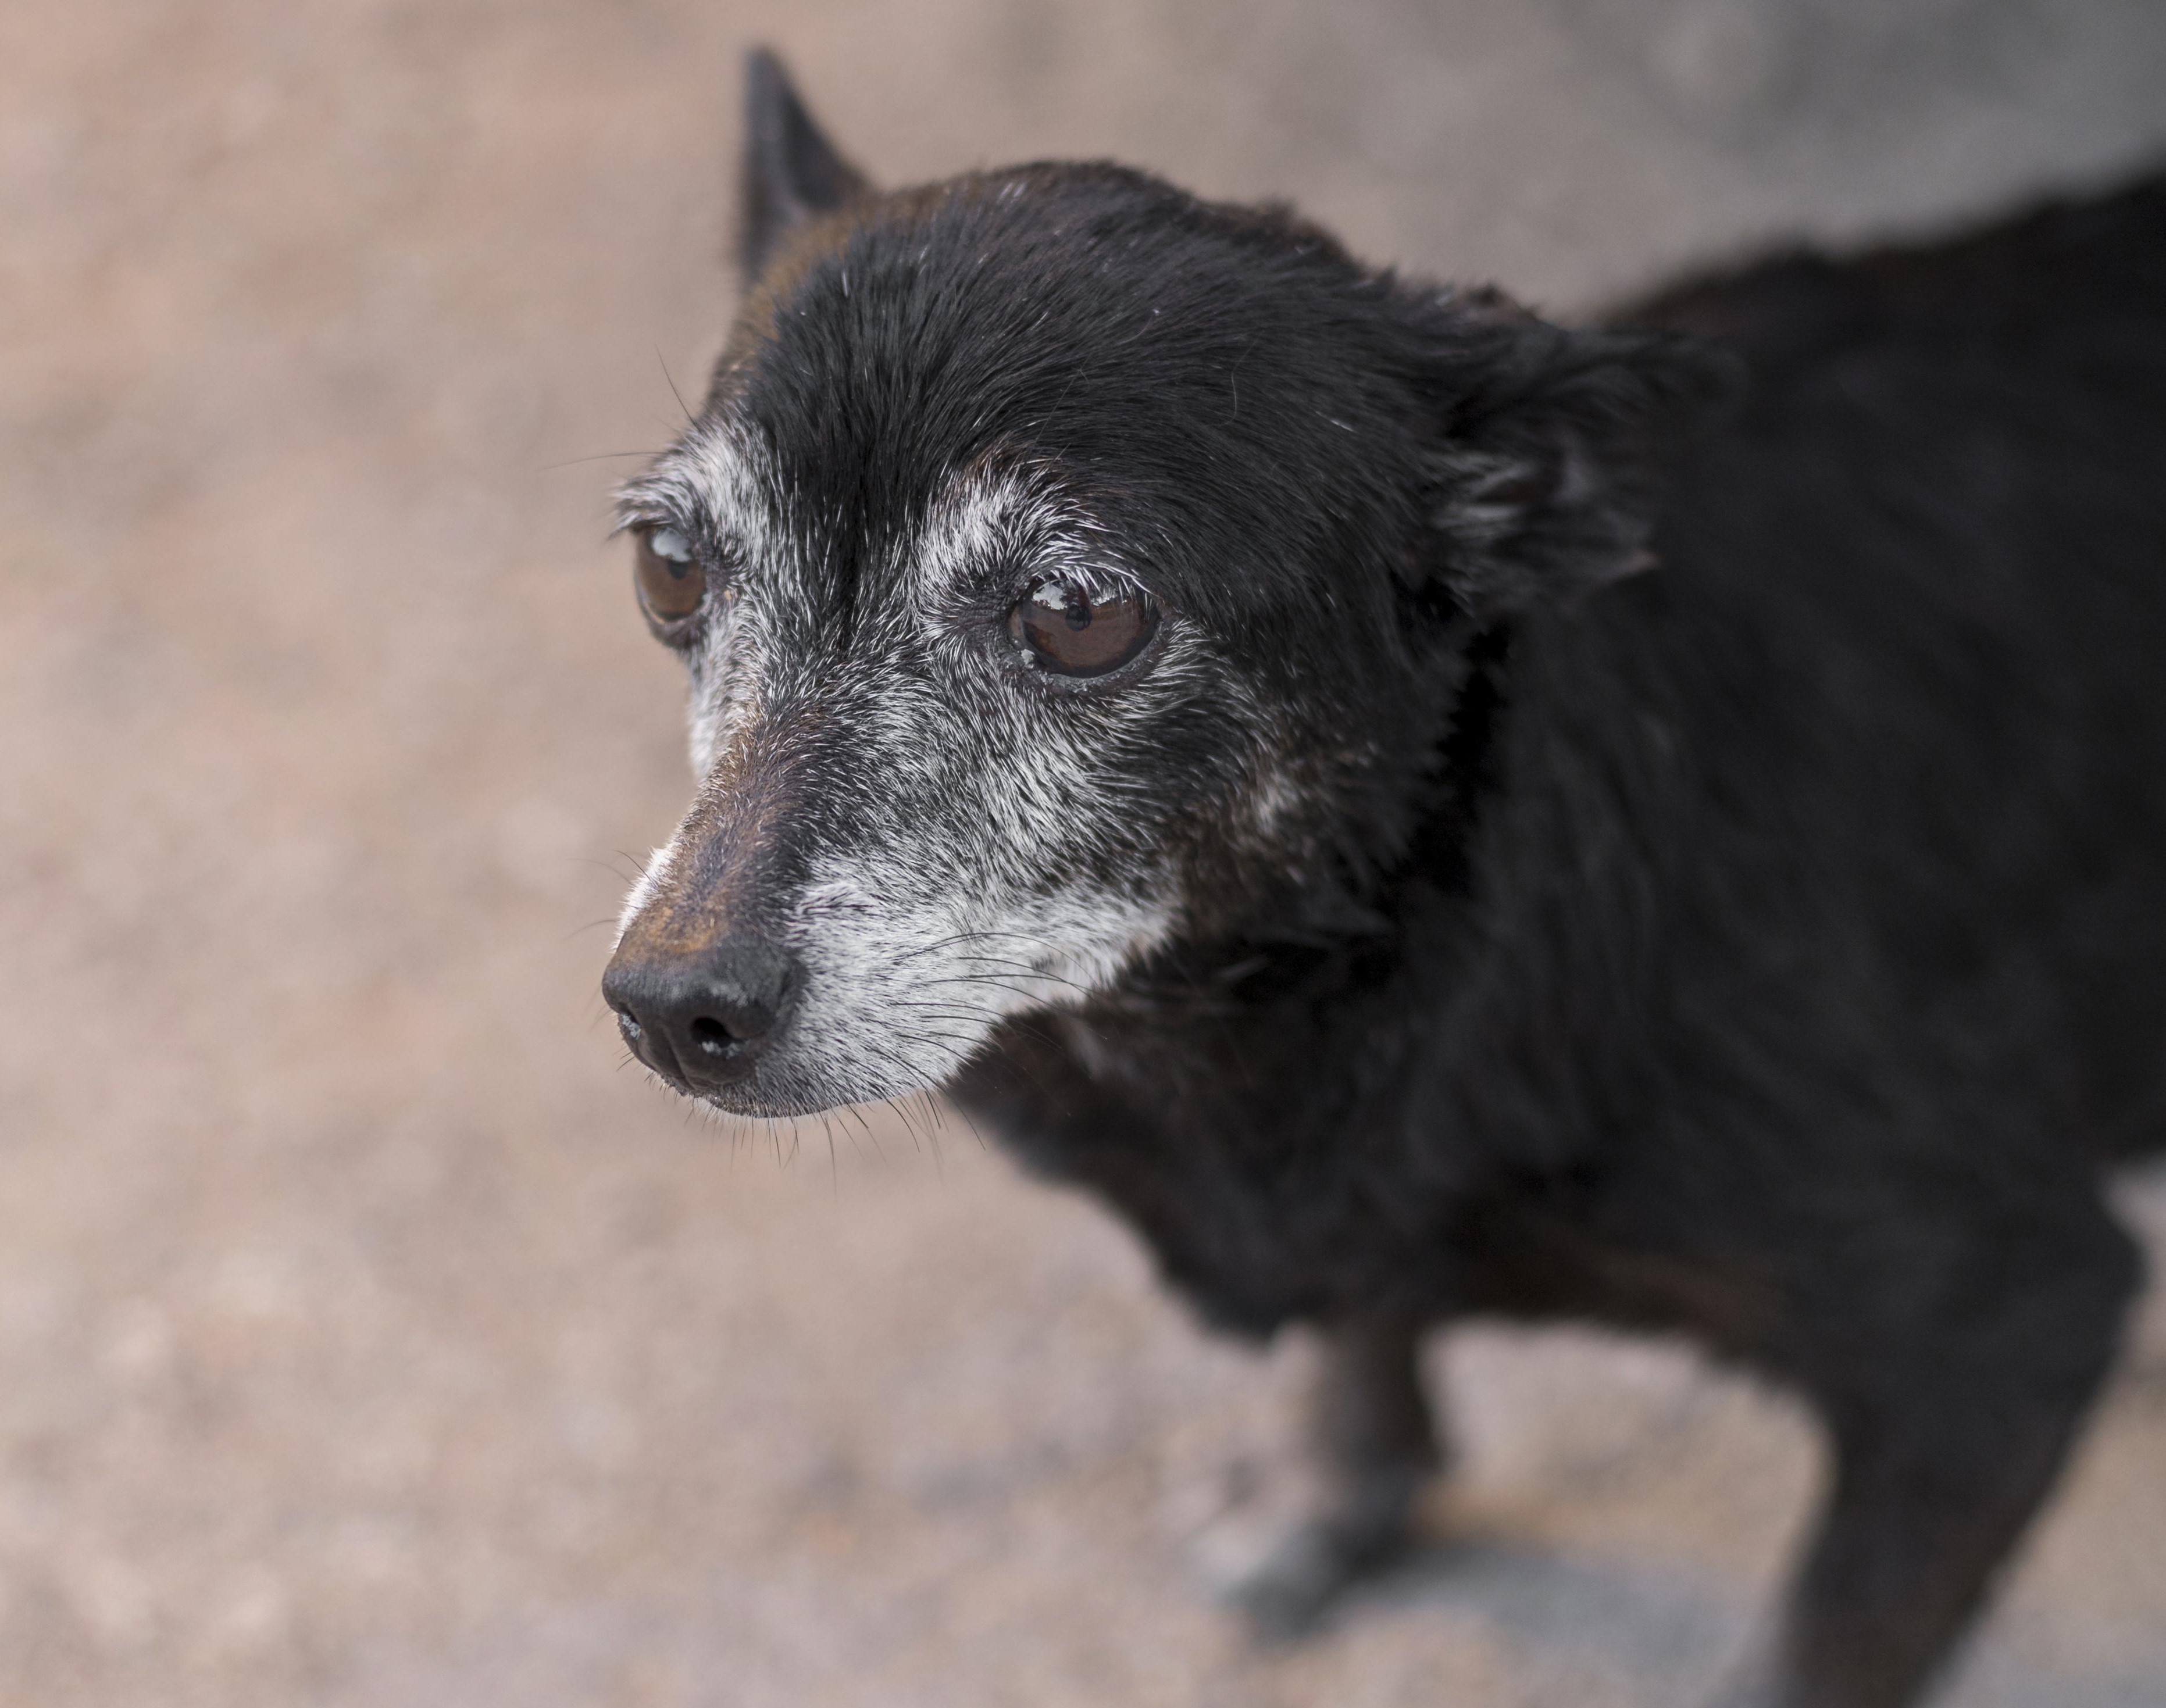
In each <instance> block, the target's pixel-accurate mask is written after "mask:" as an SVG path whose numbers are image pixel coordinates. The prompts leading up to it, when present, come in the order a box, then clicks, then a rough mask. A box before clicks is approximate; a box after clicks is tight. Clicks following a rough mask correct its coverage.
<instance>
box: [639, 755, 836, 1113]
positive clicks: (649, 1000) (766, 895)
mask: <svg viewBox="0 0 2166 1708" xmlns="http://www.w3.org/2000/svg"><path fill="white" fill-rule="evenodd" d="M796 769H797V767H793V766H791V765H790V764H787V763H785V762H782V760H781V757H780V756H779V754H777V753H775V752H774V751H773V749H772V748H771V747H770V748H769V750H768V751H767V752H766V753H764V754H762V753H761V752H760V751H758V747H757V746H753V745H749V744H741V745H740V746H738V747H737V748H736V749H735V750H734V751H732V754H731V755H730V756H728V757H726V759H725V760H724V761H723V762H722V763H721V765H719V766H718V767H716V771H715V772H714V773H713V774H712V775H711V777H710V778H708V780H707V782H706V784H705V786H704V787H703V788H701V789H700V794H699V797H698V799H696V800H695V802H694V803H693V806H692V810H691V812H690V813H689V814H688V815H687V817H686V819H685V820H684V824H683V825H681V826H680V827H679V830H678V832H677V836H676V839H675V841H674V842H673V843H672V845H671V849H672V853H671V857H670V859H669V862H668V867H667V868H666V870H664V871H663V872H662V874H661V875H660V877H659V878H658V880H657V882H656V883H655V885H654V888H653V893H652V894H650V895H648V896H647V898H646V899H645V901H644V902H643V904H642V905H641V907H640V909H639V910H638V911H637V913H636V914H635V915H633V916H632V917H631V920H629V921H627V922H626V927H625V931H624V936H622V938H621V939H620V940H619V941H618V943H617V946H616V952H615V954H614V955H613V956H611V957H610V964H609V968H608V970H607V971H606V972H605V973H604V974H603V975H602V995H603V998H604V999H605V1001H606V1002H607V1003H608V1004H609V1005H610V1008H611V1009H612V1010H615V1014H616V1016H617V1024H618V1027H619V1030H620V1031H621V1032H622V1033H623V1035H624V1040H625V1042H626V1046H629V1047H630V1049H631V1052H632V1053H633V1054H634V1055H635V1056H637V1057H638V1058H639V1059H640V1060H641V1061H642V1062H645V1063H646V1064H647V1066H648V1067H650V1068H652V1069H653V1070H654V1071H655V1072H656V1073H659V1074H661V1075H662V1076H663V1078H666V1079H668V1080H669V1081H670V1082H671V1083H674V1084H675V1085H676V1086H678V1087H679V1089H682V1090H685V1091H689V1092H692V1093H695V1094H721V1093H724V1092H725V1091H726V1090H727V1089H729V1088H732V1087H733V1086H737V1085H740V1084H741V1083H742V1082H745V1081H748V1080H749V1079H750V1078H752V1076H753V1074H754V1073H755V1072H756V1071H757V1068H758V1062H759V1059H760V1057H763V1056H764V1055H765V1054H767V1053H768V1052H769V1049H770V1048H771V1046H773V1045H774V1044H775V1043H776V1042H777V1041H778V1040H779V1039H780V1037H781V1036H783V1035H784V1033H785V1031H787V1030H788V1025H789V1020H790V1014H791V1011H792V1009H793V1007H794V1005H795V999H796V997H797V994H798V993H799V990H800V987H801V985H802V983H803V977H802V969H801V968H800V967H799V966H798V964H797V962H796V960H795V957H794V956H792V954H791V953H790V951H789V949H788V947H787V946H786V945H785V943H784V941H783V925H784V922H785V917H786V915H787V911H788V907H789V900H790V896H791V894H793V893H794V891H795V887H796V883H797V879H798V875H799V872H800V869H801V861H800V857H799V854H798V851H797V850H796V849H795V847H794V846H793V843H792V839H791V838H790V836H789V835H788V826H789V825H790V822H791V820H793V818H794V817H795V815H796V814H797V813H798V812H799V810H800V798H799V791H798V789H797V788H796V786H795V772H796Z"/></svg>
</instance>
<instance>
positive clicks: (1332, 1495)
mask: <svg viewBox="0 0 2166 1708" xmlns="http://www.w3.org/2000/svg"><path fill="white" fill-rule="evenodd" d="M1319 1341H1320V1344H1319V1345H1318V1347H1315V1348H1314V1349H1313V1353H1312V1363H1311V1367H1310V1368H1309V1369H1308V1371H1307V1372H1306V1373H1305V1379H1304V1382H1303V1393H1302V1459H1303V1463H1301V1464H1299V1465H1297V1466H1294V1467H1291V1468H1290V1469H1291V1470H1292V1473H1293V1488H1294V1500H1293V1502H1292V1510H1291V1512H1286V1511H1283V1510H1281V1511H1280V1512H1278V1513H1276V1514H1274V1515H1273V1516H1272V1517H1271V1520H1270V1521H1269V1522H1267V1523H1266V1524H1265V1525H1264V1526H1261V1527H1260V1528H1259V1527H1258V1526H1254V1525H1250V1524H1244V1523H1243V1522H1241V1521H1239V1520H1236V1521H1233V1522H1231V1523H1230V1524H1228V1525H1226V1526H1221V1529H1220V1531H1219V1532H1218V1535H1217V1536H1216V1537H1215V1538H1212V1539H1211V1540H1212V1542H1215V1547H1210V1548H1207V1552H1215V1553H1216V1554H1217V1555H1218V1558H1216V1559H1210V1558H1207V1561H1206V1569H1207V1571H1208V1572H1209V1573H1210V1574H1211V1575H1212V1578H1213V1579H1214V1580H1215V1583H1216V1587H1217V1588H1218V1589H1219V1591H1220V1592H1221V1593H1222V1594H1223V1595H1224V1596H1225V1597H1226V1598H1227V1599H1228V1600H1229V1601H1231V1602H1232V1603H1234V1605H1237V1606H1239V1608H1241V1609H1242V1610H1244V1612H1246V1613H1247V1614H1248V1616H1249V1618H1250V1619H1252V1620H1253V1621H1255V1624H1256V1626H1258V1628H1259V1629H1260V1630H1261V1631H1262V1632H1265V1633H1266V1634H1268V1635H1271V1636H1274V1637H1290V1636H1296V1635H1298V1634H1300V1633H1301V1632H1303V1631H1305V1630H1306V1629H1308V1627H1309V1626H1312V1625H1313V1624H1314V1623H1315V1621H1316V1620H1317V1619H1318V1616H1320V1615H1321V1614H1322V1613H1323V1610H1324V1609H1325V1608H1326V1607H1327V1606H1329V1604H1330V1603H1331V1601H1332V1600H1334V1598H1335V1597H1336V1596H1337V1595H1339V1592H1340V1591H1341V1590H1342V1589H1345V1587H1346V1586H1347V1585H1348V1584H1350V1583H1352V1582H1353V1581H1354V1580H1355V1579H1357V1578H1359V1577H1360V1576H1362V1575H1363V1574H1365V1573H1367V1572H1369V1571H1371V1570H1372V1569H1374V1568H1376V1566H1378V1565H1379V1564H1381V1563H1383V1562H1384V1561H1385V1560H1387V1559H1388V1558H1390V1556H1391V1555H1392V1553H1393V1552H1395V1551H1396V1550H1397V1548H1398V1547H1400V1546H1401V1544H1402V1543H1403V1542H1404V1541H1405V1540H1406V1538H1407V1536H1408V1530H1409V1527H1410V1526H1411V1522H1412V1520H1413V1511H1414V1505H1415V1501H1416V1500H1417V1498H1418V1495H1419V1494H1420V1492H1421V1489H1422V1487H1423V1485H1424V1484H1426V1483H1427V1482H1428V1481H1429V1479H1430V1478H1432V1477H1433V1476H1434V1475H1435V1474H1436V1473H1437V1472H1438V1470H1439V1469H1440V1468H1441V1466H1442V1464H1443V1463H1444V1458H1445V1455H1444V1452H1443V1448H1442V1443H1441V1438H1440V1434H1439V1431H1438V1429H1437V1426H1436V1424H1435V1421H1434V1418H1433V1417H1432V1415H1431V1413H1430V1409H1429V1400H1428V1398H1427V1396H1426V1395H1425V1394H1424V1393H1423V1391H1422V1385H1421V1373H1420V1368H1419V1353H1420V1346H1421V1324H1420V1323H1419V1322H1418V1321H1415V1320H1413V1319H1412V1318H1409V1317H1403V1316H1374V1317H1363V1318H1358V1319H1355V1320H1353V1321H1346V1322H1343V1323H1339V1324H1337V1325H1334V1326H1332V1327H1329V1328H1327V1329H1325V1330H1323V1331H1321V1334H1320V1336H1319Z"/></svg>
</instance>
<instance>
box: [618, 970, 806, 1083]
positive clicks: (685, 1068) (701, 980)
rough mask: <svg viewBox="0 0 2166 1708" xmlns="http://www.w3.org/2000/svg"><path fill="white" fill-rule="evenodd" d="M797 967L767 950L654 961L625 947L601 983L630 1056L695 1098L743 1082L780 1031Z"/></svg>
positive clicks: (794, 987) (792, 993) (792, 994)
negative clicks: (693, 1093) (684, 1088)
mask: <svg viewBox="0 0 2166 1708" xmlns="http://www.w3.org/2000/svg"><path fill="white" fill-rule="evenodd" d="M799 982H800V980H799V977H798V967H797V963H796V962H795V960H793V959H792V958H791V957H790V956H789V955H787V954H785V952H782V951H781V950H779V949H777V948H775V947H774V946H771V945H769V944H765V943H758V942H731V943H726V944H724V945H723V946H721V948H720V949H717V950H713V951H710V952H705V953H700V954H666V955H665V954H656V953H654V952H642V951H640V950H637V949H635V948H633V946H631V944H629V943H627V944H626V946H624V947H623V948H621V949H620V950H619V951H618V952H617V956H616V958H615V960H613V961H612V962H610V967H609V971H608V972H607V973H605V974H604V975H603V976H602V996H603V999H604V1000H605V1001H606V1002H607V1003H608V1004H609V1005H610V1007H611V1008H612V1009H614V1010H616V1016H617V1025H618V1027H619V1028H620V1030H621V1031H622V1032H623V1034H624V1040H625V1042H626V1044H628V1045H629V1046H631V1052H632V1053H633V1054H634V1055H635V1056H637V1057H639V1059H640V1060H641V1061H642V1062H646V1063H647V1066H648V1067H650V1068H652V1069H654V1071H655V1072H656V1073H659V1074H661V1075H662V1076H663V1078H667V1079H671V1080H674V1081H676V1082H677V1083H679V1084H680V1085H684V1086H686V1087H688V1088H689V1089H691V1090H693V1091H695V1092H697V1091H708V1090H713V1089H716V1088H718V1087H720V1086H723V1085H727V1084H730V1083H733V1082H734V1081H737V1080H739V1079H742V1078H744V1077H745V1076H746V1075H747V1074H748V1073H751V1072H752V1070H753V1064H754V1063H755V1062H758V1059H759V1057H760V1056H761V1055H762V1053H763V1052H765V1050H766V1049H767V1047H768V1046H769V1045H770V1044H772V1043H773V1042H774V1040H775V1038H776V1037H777V1036H779V1034H780V1033H781V1032H782V1031H783V1029H784V1026H785V1023H786V1021H787V1020H788V1019H789V1015H790V1005H791V1003H792V1002H793V1000H794V999H795V996H796V994H797V987H798V984H799Z"/></svg>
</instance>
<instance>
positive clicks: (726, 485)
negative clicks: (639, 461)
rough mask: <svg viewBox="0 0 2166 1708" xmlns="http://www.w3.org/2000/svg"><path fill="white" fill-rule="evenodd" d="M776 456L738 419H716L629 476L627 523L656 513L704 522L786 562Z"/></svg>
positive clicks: (622, 495)
mask: <svg viewBox="0 0 2166 1708" xmlns="http://www.w3.org/2000/svg"><path fill="white" fill-rule="evenodd" d="M775 498H776V486H775V482H774V469H773V464H772V460H771V459H770V458H769V456H767V454H766V451H765V450H764V448H763V446H762V445H760V443H759V441H758V439H757V438H755V437H754V436H753V435H752V434H751V433H748V432H747V431H746V430H744V429H743V428H742V427H741V426H740V425H738V424H737V423H736V422H734V421H732V420H729V419H723V418H717V417H713V416H709V417H705V418H704V419H701V420H700V421H697V422H695V424H693V425H692V426H691V427H689V428H688V429H687V430H685V433H684V437H683V438H681V439H679V440H678V441H677V443H676V444H675V445H673V446H672V447H671V448H670V449H669V450H668V451H664V452H663V454H662V456H660V457H658V458H657V459H656V461H655V462H654V465H653V467H651V468H649V469H648V470H647V472H645V473H643V474H642V475H640V476H638V477H636V478H635V479H633V480H631V481H628V482H626V484H625V485H624V486H623V488H621V489H620V490H619V492H618V493H617V515H618V519H619V520H620V521H621V522H622V523H627V524H628V523H632V522H637V521H642V520H646V519H651V518H652V516H654V515H655V514H663V515H667V516H672V517H676V518H679V519H684V520H686V521H690V522H694V523H697V524H704V525H705V526H706V527H708V528H711V530H714V532H715V533H716V534H717V535H720V536H721V537H723V538H725V539H726V540H730V541H731V542H732V543H733V544H734V545H735V546H737V548H738V549H739V550H740V551H742V552H743V553H744V554H745V555H746V556H748V558H751V559H753V560H754V561H758V562H760V563H762V564H765V565H770V566H775V565H778V563H779V557H778V552H777V549H776V548H777V547H778V546H780V544H781V543H782V541H781V535H782V530H781V527H780V519H779V517H778V516H777V514H776V507H775Z"/></svg>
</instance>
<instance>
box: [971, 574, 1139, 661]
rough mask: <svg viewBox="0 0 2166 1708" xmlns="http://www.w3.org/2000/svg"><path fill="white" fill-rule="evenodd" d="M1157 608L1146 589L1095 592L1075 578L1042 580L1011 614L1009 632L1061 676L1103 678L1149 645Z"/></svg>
mask: <svg viewBox="0 0 2166 1708" xmlns="http://www.w3.org/2000/svg"><path fill="white" fill-rule="evenodd" d="M1157 630H1158V607H1157V606H1156V605H1155V604H1153V603H1152V601H1151V598H1150V596H1149V594H1148V593H1139V592H1138V591H1137V590H1136V589H1134V588H1116V589H1114V590H1113V591H1112V592H1111V593H1103V594H1094V593H1091V592H1090V591H1089V590H1088V589H1086V588H1082V587H1080V586H1079V585H1077V584H1076V583H1074V582H1070V581H1062V580H1059V579H1054V580H1048V581H1042V582H1040V583H1038V585H1037V586H1036V587H1034V588H1032V589H1031V590H1030V591H1029V592H1028V593H1025V594H1024V595H1023V596H1022V598H1020V599H1018V600H1017V602H1016V605H1015V609H1013V610H1012V611H1010V612H1009V613H1008V634H1009V635H1010V636H1011V637H1012V638H1013V640H1015V643H1016V645H1017V646H1020V647H1022V649H1023V651H1024V652H1025V654H1026V655H1028V656H1029V658H1030V659H1031V660H1032V661H1033V662H1034V663H1037V664H1038V665H1040V666H1042V667H1043V668H1045V669H1047V670H1049V671H1052V672H1054V673H1055V674H1056V675H1059V676H1104V675H1106V674H1107V673H1108V672H1112V671H1116V670H1118V669H1119V668H1120V667H1122V666H1123V665H1124V664H1126V663H1127V662H1128V661H1129V660H1130V659H1132V658H1133V657H1135V656H1136V655H1137V654H1138V653H1139V652H1141V651H1143V650H1144V647H1145V646H1149V644H1150V638H1151V636H1152V635H1154V633H1156V632H1157Z"/></svg>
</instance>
